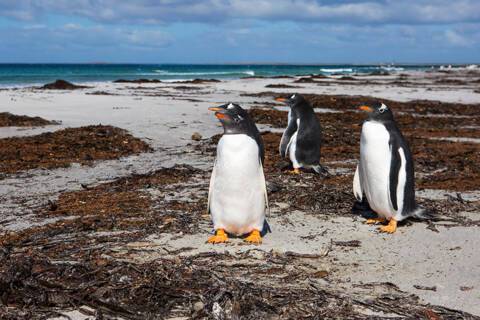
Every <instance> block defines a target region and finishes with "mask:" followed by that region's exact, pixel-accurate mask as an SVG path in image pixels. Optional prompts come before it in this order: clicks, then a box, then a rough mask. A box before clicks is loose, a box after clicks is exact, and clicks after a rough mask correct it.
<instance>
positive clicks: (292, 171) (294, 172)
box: [288, 168, 300, 174]
mask: <svg viewBox="0 0 480 320" xmlns="http://www.w3.org/2000/svg"><path fill="white" fill-rule="evenodd" d="M288 173H290V174H300V169H298V168H295V169H293V170H291V171H288Z"/></svg>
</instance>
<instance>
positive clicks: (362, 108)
mask: <svg viewBox="0 0 480 320" xmlns="http://www.w3.org/2000/svg"><path fill="white" fill-rule="evenodd" d="M358 110H362V111H367V112H373V109H372V108H371V107H369V106H360V107H358Z"/></svg>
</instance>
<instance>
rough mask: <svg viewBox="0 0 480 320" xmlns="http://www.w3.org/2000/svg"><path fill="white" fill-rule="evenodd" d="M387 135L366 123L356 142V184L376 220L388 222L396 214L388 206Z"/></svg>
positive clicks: (388, 163)
mask: <svg viewBox="0 0 480 320" xmlns="http://www.w3.org/2000/svg"><path fill="white" fill-rule="evenodd" d="M389 140H390V135H389V133H388V131H387V129H386V128H385V126H384V125H383V124H381V123H378V122H374V121H367V122H365V123H364V124H363V127H362V134H361V138H360V166H359V170H360V172H359V173H360V181H361V185H362V189H363V191H364V192H365V195H366V197H367V200H368V203H369V204H370V207H371V208H372V209H373V210H374V211H375V212H376V213H377V214H379V215H380V216H383V217H385V218H387V219H390V218H392V217H393V216H394V215H395V214H396V212H395V210H394V209H393V207H392V205H391V200H390V192H389V190H390V189H389V184H390V161H391V157H392V155H391V151H390V145H389Z"/></svg>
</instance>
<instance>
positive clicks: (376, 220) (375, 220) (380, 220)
mask: <svg viewBox="0 0 480 320" xmlns="http://www.w3.org/2000/svg"><path fill="white" fill-rule="evenodd" d="M385 222H387V219H385V218H382V217H378V218H370V219H367V220H366V221H365V223H366V224H378V223H385Z"/></svg>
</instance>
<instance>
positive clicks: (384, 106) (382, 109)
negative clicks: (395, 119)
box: [378, 104, 388, 113]
mask: <svg viewBox="0 0 480 320" xmlns="http://www.w3.org/2000/svg"><path fill="white" fill-rule="evenodd" d="M387 109H388V108H387V106H386V105H384V104H382V106H381V107H380V108H379V109H378V111H379V112H380V113H384V112H385V111H386V110H387Z"/></svg>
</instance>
